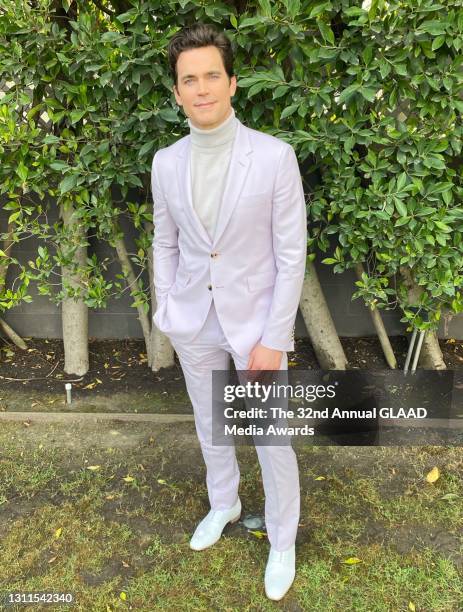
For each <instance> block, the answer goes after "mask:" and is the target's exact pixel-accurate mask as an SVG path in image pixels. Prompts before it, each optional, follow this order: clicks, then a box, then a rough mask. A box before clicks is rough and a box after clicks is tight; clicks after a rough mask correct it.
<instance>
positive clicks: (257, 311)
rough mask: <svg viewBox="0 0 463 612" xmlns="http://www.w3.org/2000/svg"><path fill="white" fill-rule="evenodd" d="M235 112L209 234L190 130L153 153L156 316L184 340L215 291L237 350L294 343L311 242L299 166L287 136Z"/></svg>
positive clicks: (162, 325)
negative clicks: (196, 195)
mask: <svg viewBox="0 0 463 612" xmlns="http://www.w3.org/2000/svg"><path fill="white" fill-rule="evenodd" d="M237 121H238V125H237V130H236V134H235V140H234V142H233V148H232V154H231V159H230V166H229V169H228V175H227V179H226V183H225V188H224V192H223V198H222V202H221V205H220V210H219V217H218V220H217V225H216V231H215V235H214V238H213V240H211V239H210V237H209V235H208V233H207V232H206V230H205V228H204V227H203V225H202V223H201V221H200V220H199V218H198V216H197V214H196V212H195V210H194V208H193V201H192V189H191V174H190V163H189V162H190V146H191V144H190V136H189V135H188V136H185V137H184V138H181V139H180V140H178V141H177V142H175V143H174V144H172V145H171V146H169V147H166V148H164V149H160V150H158V151H157V152H156V154H155V156H154V158H153V163H152V170H151V185H152V193H153V200H154V226H155V229H154V239H153V268H154V286H155V293H156V301H157V310H156V312H155V314H154V316H153V321H154V324H155V325H156V327H158V328H159V329H160V330H161V331H162V332H163V333H164V334H166V335H167V336H168V337H169V338H170V339H171V340H172V341H173V342H175V341H180V342H189V341H191V340H193V338H194V337H195V336H196V334H197V333H198V332H199V330H200V329H201V327H202V325H203V324H204V322H205V320H206V317H207V314H208V312H209V308H210V305H211V300H212V299H214V303H215V308H216V311H217V316H218V319H219V321H220V324H221V326H222V329H223V331H224V334H225V336H226V338H227V340H228V342H229V344H230V346H231V347H232V348H233V349H234V350H235V352H236V353H238V354H239V355H242V356H244V355H247V354H249V352H250V351H251V350H252V348H253V347H254V345H255V344H257V342H259V341H260V342H261V343H262V344H263V345H264V346H267V347H269V348H273V349H277V350H280V351H292V350H294V321H295V318H296V314H297V308H298V305H299V300H300V296H301V292H302V283H303V280H304V273H305V263H306V251H307V217H306V208H305V199H304V191H303V187H302V181H301V176H300V172H299V166H298V163H297V158H296V154H295V152H294V150H293V148H292V147H291V145H289V144H287V143H285V142H283V141H282V140H279V139H278V138H275V137H273V136H270V135H268V134H264V133H263V132H259V131H256V130H253V129H251V128H248V127H246V126H245V125H243V124H242V123H241V122H240V121H239V120H238V119H237Z"/></svg>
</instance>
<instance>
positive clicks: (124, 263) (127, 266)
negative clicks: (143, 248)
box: [114, 227, 150, 354]
mask: <svg viewBox="0 0 463 612" xmlns="http://www.w3.org/2000/svg"><path fill="white" fill-rule="evenodd" d="M115 229H116V231H115V235H116V238H115V240H114V245H115V247H116V252H117V256H118V258H119V263H120V264H121V268H122V273H123V274H124V277H125V279H126V281H127V283H128V286H129V288H130V295H132V296H133V297H134V298H136V294H137V293H138V290H139V289H138V285H137V279H136V277H135V273H134V271H133V267H132V263H131V261H130V258H129V254H128V253H127V249H126V246H125V242H124V239H123V238H122V237H120V236H122V234H121V232H120V230H119V228H118V227H116V228H115ZM137 312H138V320H139V321H140V325H141V328H142V331H143V338H144V340H145V347H146V353H147V354H148V353H149V346H150V325H149V320H148V315H147V314H146V312H145V311H144V310H143V306H142V305H141V304H139V305H138V306H137Z"/></svg>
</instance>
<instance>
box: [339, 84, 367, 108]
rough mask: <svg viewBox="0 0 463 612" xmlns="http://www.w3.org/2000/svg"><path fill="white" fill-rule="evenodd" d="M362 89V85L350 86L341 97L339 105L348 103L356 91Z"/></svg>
mask: <svg viewBox="0 0 463 612" xmlns="http://www.w3.org/2000/svg"><path fill="white" fill-rule="evenodd" d="M360 87H361V84H360V83H353V84H352V85H349V87H346V89H344V91H342V92H341V94H340V96H339V100H338V102H339V104H342V103H343V102H346V101H347V100H348V99H349V98H350V97H351V96H353V94H354V93H355V92H356V91H358V90H359V89H360Z"/></svg>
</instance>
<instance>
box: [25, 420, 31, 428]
mask: <svg viewBox="0 0 463 612" xmlns="http://www.w3.org/2000/svg"><path fill="white" fill-rule="evenodd" d="M23 425H25V426H26V427H30V425H31V424H30V423H29V421H23Z"/></svg>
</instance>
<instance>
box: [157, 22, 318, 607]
mask: <svg viewBox="0 0 463 612" xmlns="http://www.w3.org/2000/svg"><path fill="white" fill-rule="evenodd" d="M168 52H169V63H170V68H171V72H172V76H173V79H174V83H175V85H174V94H175V99H176V101H177V104H178V105H180V106H182V107H183V111H184V112H185V114H186V115H187V117H188V124H189V127H190V134H189V135H187V136H185V137H184V138H181V139H180V140H178V141H177V142H175V143H174V144H173V145H171V146H169V147H166V148H165V149H161V150H159V151H157V153H156V154H155V156H154V159H153V165H152V175H151V176H152V191H153V199H154V224H155V232H154V241H153V259H154V270H155V271H154V283H155V291H156V300H157V310H156V313H155V314H154V317H153V320H154V323H155V325H156V326H157V327H158V328H159V329H160V330H161V331H162V332H163V333H164V334H166V335H167V336H168V337H169V339H170V340H171V342H172V345H173V347H174V349H175V351H176V352H177V354H178V357H179V361H180V364H181V367H182V370H183V373H184V376H185V381H186V385H187V389H188V393H189V396H190V399H191V403H192V405H193V411H194V417H195V425H196V431H197V434H198V439H199V442H200V445H201V450H202V454H203V457H204V461H205V464H206V469H207V476H206V483H207V488H208V495H209V501H210V505H211V511H210V512H209V514H208V515H207V516H206V517H205V518H204V519H203V520H202V521H201V522H200V523H199V525H198V527H197V529H196V531H195V533H194V535H193V537H192V539H191V542H190V547H191V548H192V549H193V550H203V549H204V548H207V547H208V546H211V545H212V544H214V543H215V542H217V540H218V539H219V538H220V536H221V533H222V530H223V528H224V527H225V525H226V524H227V523H229V522H235V521H237V520H238V519H239V518H240V515H241V501H240V499H239V497H238V485H239V477H240V473H239V468H238V464H237V461H236V455H235V448H234V446H233V445H231V446H217V445H216V446H214V445H213V444H212V414H211V413H212V400H211V394H212V371H213V370H227V369H228V368H229V361H230V355H231V356H232V358H233V360H234V363H235V367H236V369H237V370H239V371H241V370H250V371H262V370H280V369H281V370H286V369H287V355H286V352H287V351H291V350H293V349H294V321H295V317H296V313H297V308H298V304H299V299H300V295H301V291H302V283H303V278H304V272H305V260H306V246H307V227H306V212H305V201H304V193H303V188H302V183H301V177H300V173H299V168H298V164H297V159H296V155H295V153H294V150H293V148H292V147H291V146H290V145H289V144H287V143H284V142H283V141H281V140H279V139H277V138H274V137H273V136H270V135H268V134H264V133H262V132H259V131H256V130H252V129H249V128H247V127H245V126H244V125H243V124H242V123H241V122H240V121H239V120H238V118H237V117H236V116H235V113H234V109H233V108H232V106H231V98H232V96H233V95H234V94H235V91H236V76H234V74H233V56H232V50H231V45H230V41H229V40H228V38H227V37H226V36H225V35H224V34H223V33H221V32H219V31H217V30H216V29H215V28H214V27H212V26H209V25H206V24H200V23H198V24H195V25H193V26H191V27H189V28H184V29H183V30H182V31H180V32H178V33H177V34H176V35H175V36H174V37H173V38H172V39H171V40H170V42H169V49H168ZM256 450H257V453H258V458H259V462H260V466H261V470H262V479H263V485H264V491H265V522H266V527H267V533H268V537H269V541H270V545H271V547H270V553H269V558H268V563H267V567H266V572H265V592H266V594H267V596H268V597H269V598H270V599H274V600H278V599H281V598H282V597H283V596H284V594H285V593H286V592H287V590H288V589H289V587H290V586H291V584H292V582H293V580H294V576H295V546H294V543H295V539H296V532H297V527H298V521H299V509H300V508H299V507H300V494H299V475H298V467H297V460H296V456H295V453H294V450H293V448H292V447H291V444H289V445H284V446H266V445H262V446H256Z"/></svg>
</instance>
